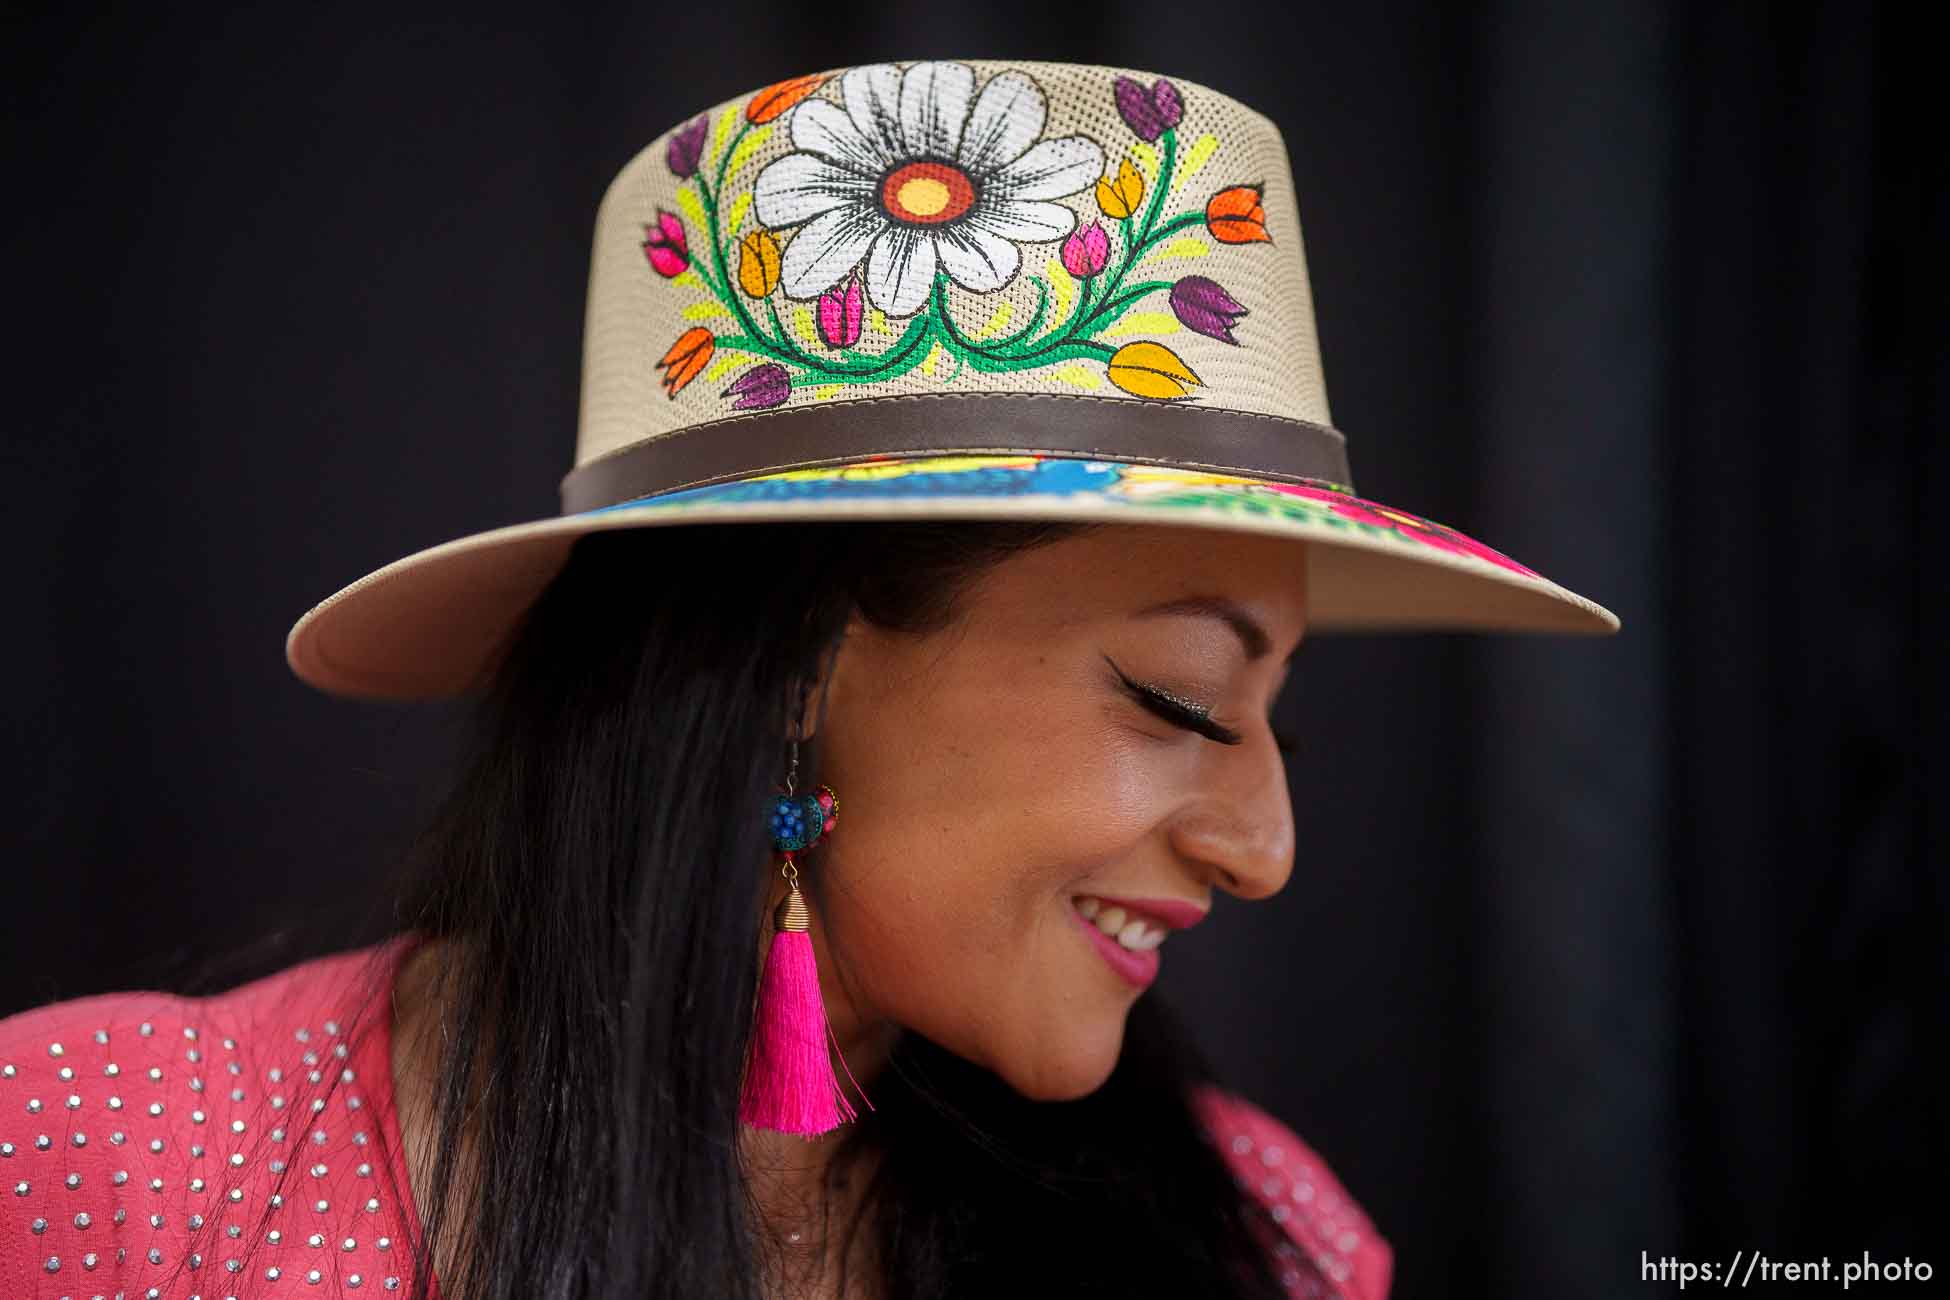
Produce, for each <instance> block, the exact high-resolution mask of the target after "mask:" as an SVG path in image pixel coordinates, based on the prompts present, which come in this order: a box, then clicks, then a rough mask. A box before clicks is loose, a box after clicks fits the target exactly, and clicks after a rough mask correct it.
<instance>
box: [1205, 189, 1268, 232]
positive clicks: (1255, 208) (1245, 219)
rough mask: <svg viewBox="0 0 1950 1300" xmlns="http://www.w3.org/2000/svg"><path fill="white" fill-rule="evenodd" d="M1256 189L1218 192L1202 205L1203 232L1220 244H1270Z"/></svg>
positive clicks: (1263, 212)
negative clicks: (1207, 231)
mask: <svg viewBox="0 0 1950 1300" xmlns="http://www.w3.org/2000/svg"><path fill="white" fill-rule="evenodd" d="M1259 191H1260V187H1259V186H1258V185H1234V186H1233V187H1232V188H1231V189H1224V190H1220V191H1219V192H1218V193H1217V194H1214V195H1213V196H1212V197H1211V198H1210V199H1208V200H1207V201H1206V204H1205V228H1206V229H1207V230H1209V231H1211V232H1212V238H1214V239H1216V240H1218V241H1219V242H1220V243H1222V244H1249V243H1253V242H1256V241H1259V240H1269V241H1270V240H1271V239H1272V236H1271V235H1269V234H1267V233H1266V209H1265V208H1263V207H1261V206H1260V202H1259Z"/></svg>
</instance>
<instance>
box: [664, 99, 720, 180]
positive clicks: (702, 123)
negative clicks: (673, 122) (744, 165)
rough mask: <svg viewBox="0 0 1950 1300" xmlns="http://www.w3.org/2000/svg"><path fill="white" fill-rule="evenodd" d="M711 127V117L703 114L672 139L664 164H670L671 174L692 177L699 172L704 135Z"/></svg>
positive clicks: (667, 148) (666, 150)
mask: <svg viewBox="0 0 1950 1300" xmlns="http://www.w3.org/2000/svg"><path fill="white" fill-rule="evenodd" d="M710 125H711V115H710V114H709V113H701V114H699V115H698V118H697V120H696V121H694V122H692V123H691V124H690V125H689V126H687V127H684V128H683V129H682V130H680V131H678V132H677V133H676V134H675V135H673V136H671V137H670V144H669V145H668V146H667V147H666V148H665V149H664V162H666V163H667V164H669V166H670V170H671V174H672V175H675V176H680V177H682V176H691V175H694V174H695V173H696V172H697V160H698V158H699V156H701V155H702V154H703V153H704V133H705V131H706V129H707V128H709V127H710Z"/></svg>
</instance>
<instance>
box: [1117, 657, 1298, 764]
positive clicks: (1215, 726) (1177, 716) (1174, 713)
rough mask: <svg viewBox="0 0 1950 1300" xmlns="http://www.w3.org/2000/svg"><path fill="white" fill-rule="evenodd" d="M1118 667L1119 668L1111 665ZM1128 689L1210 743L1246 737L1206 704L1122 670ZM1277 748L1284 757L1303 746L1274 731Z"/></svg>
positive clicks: (1227, 742) (1155, 710)
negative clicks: (1150, 683) (1143, 680)
mask: <svg viewBox="0 0 1950 1300" xmlns="http://www.w3.org/2000/svg"><path fill="white" fill-rule="evenodd" d="M1112 667H1116V665H1114V664H1113V665H1112ZM1117 675H1118V677H1120V678H1122V679H1123V682H1124V685H1125V687H1126V688H1127V689H1128V690H1129V691H1130V692H1131V694H1132V695H1134V696H1135V697H1136V698H1137V702H1138V703H1139V704H1142V705H1143V706H1144V707H1145V708H1147V709H1149V710H1151V711H1152V712H1153V713H1155V714H1157V715H1158V716H1159V717H1161V718H1163V719H1164V720H1165V721H1167V722H1171V723H1175V724H1177V725H1178V726H1181V727H1184V728H1185V729H1187V730H1188V731H1195V732H1197V733H1198V734H1199V735H1201V736H1204V737H1205V738H1206V739H1208V740H1216V741H1218V742H1219V743H1220V744H1222V745H1237V744H1239V743H1241V742H1242V741H1243V740H1244V739H1245V737H1243V736H1241V735H1240V734H1239V733H1238V732H1237V731H1234V730H1233V729H1232V728H1231V727H1228V726H1226V725H1225V724H1224V723H1222V722H1219V721H1217V720H1216V719H1214V718H1213V716H1212V711H1211V710H1210V709H1207V708H1206V707H1205V706H1204V705H1201V704H1195V703H1193V702H1192V701H1190V700H1187V699H1185V698H1184V697H1183V696H1179V695H1174V694H1172V693H1171V692H1170V691H1167V690H1165V689H1164V688H1162V687H1158V686H1152V685H1149V684H1148V683H1145V682H1134V681H1132V680H1131V679H1130V678H1129V677H1125V676H1124V672H1123V670H1122V669H1118V671H1117ZM1273 743H1274V746H1275V747H1276V748H1277V749H1278V750H1279V751H1280V752H1281V753H1282V754H1291V753H1293V752H1294V751H1295V750H1297V749H1298V748H1299V747H1300V744H1299V741H1298V740H1297V739H1296V738H1295V737H1294V736H1293V735H1292V733H1290V732H1284V731H1275V732H1274V733H1273Z"/></svg>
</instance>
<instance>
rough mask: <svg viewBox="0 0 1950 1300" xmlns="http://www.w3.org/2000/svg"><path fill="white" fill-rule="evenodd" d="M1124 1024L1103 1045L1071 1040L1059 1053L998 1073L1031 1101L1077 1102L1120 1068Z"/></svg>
mask: <svg viewBox="0 0 1950 1300" xmlns="http://www.w3.org/2000/svg"><path fill="white" fill-rule="evenodd" d="M1123 1029H1124V1024H1123V1021H1122V1020H1119V1021H1118V1024H1117V1031H1116V1032H1115V1033H1114V1034H1111V1035H1109V1036H1107V1038H1106V1039H1104V1040H1103V1041H1101V1042H1098V1041H1096V1040H1095V1038H1094V1036H1093V1038H1091V1039H1082V1038H1072V1039H1070V1040H1069V1041H1067V1042H1066V1043H1065V1044H1064V1050H1063V1051H1062V1052H1060V1053H1056V1054H1051V1055H1045V1056H1043V1057H1041V1058H1040V1059H1036V1060H1026V1061H1023V1062H1021V1068H1019V1069H1011V1070H1008V1071H1003V1072H999V1073H1001V1074H1002V1077H1003V1080H1004V1081H1005V1082H1006V1083H1008V1085H1009V1086H1010V1087H1011V1088H1014V1089H1015V1090H1016V1091H1017V1092H1019V1093H1021V1094H1022V1095H1023V1096H1025V1097H1027V1098H1029V1099H1030V1100H1031V1101H1077V1100H1079V1099H1081V1098H1084V1097H1088V1096H1089V1095H1090V1094H1091V1093H1093V1092H1095V1091H1097V1089H1099V1088H1101V1087H1103V1086H1104V1084H1105V1083H1106V1082H1107V1081H1108V1080H1109V1079H1110V1076H1111V1072H1112V1071H1113V1070H1115V1069H1116V1068H1117V1058H1118V1055H1119V1053H1120V1052H1121V1050H1122V1048H1123V1045H1124V1033H1123Z"/></svg>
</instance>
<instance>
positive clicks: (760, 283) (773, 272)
mask: <svg viewBox="0 0 1950 1300" xmlns="http://www.w3.org/2000/svg"><path fill="white" fill-rule="evenodd" d="M738 284H739V287H740V288H742V289H744V291H745V292H746V293H748V294H750V295H751V296H752V297H754V298H763V297H765V296H766V295H767V294H769V293H771V292H772V290H774V289H776V288H778V286H779V241H778V237H777V236H775V235H774V234H773V233H772V232H771V231H769V230H752V231H748V232H746V235H745V237H744V238H743V239H741V240H739V241H738Z"/></svg>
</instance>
